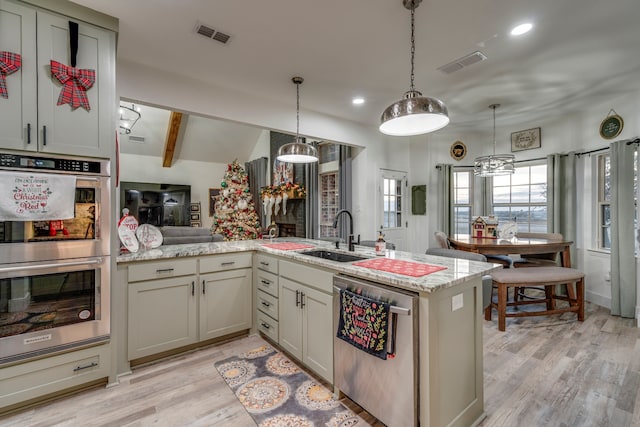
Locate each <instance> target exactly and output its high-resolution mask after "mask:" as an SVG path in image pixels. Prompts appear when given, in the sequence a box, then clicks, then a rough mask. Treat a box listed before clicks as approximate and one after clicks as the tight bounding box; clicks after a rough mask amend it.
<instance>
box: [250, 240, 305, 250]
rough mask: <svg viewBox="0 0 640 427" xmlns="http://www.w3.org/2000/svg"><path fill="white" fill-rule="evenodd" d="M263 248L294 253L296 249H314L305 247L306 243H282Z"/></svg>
mask: <svg viewBox="0 0 640 427" xmlns="http://www.w3.org/2000/svg"><path fill="white" fill-rule="evenodd" d="M262 246H265V247H267V248H271V249H279V250H281V251H292V250H294V249H307V248H313V247H314V246H313V245H305V244H304V243H292V242H282V243H265V244H263V245H262Z"/></svg>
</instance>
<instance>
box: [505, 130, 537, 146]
mask: <svg viewBox="0 0 640 427" xmlns="http://www.w3.org/2000/svg"><path fill="white" fill-rule="evenodd" d="M540 147H541V140H540V128H533V129H527V130H521V131H518V132H514V133H512V134H511V151H512V152H514V151H522V150H531V149H532V148H540Z"/></svg>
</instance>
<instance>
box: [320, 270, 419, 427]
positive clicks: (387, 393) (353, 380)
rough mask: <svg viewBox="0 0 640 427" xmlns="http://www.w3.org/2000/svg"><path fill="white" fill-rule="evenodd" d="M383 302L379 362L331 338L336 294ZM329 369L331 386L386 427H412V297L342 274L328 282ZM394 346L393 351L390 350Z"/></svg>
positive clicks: (414, 349)
mask: <svg viewBox="0 0 640 427" xmlns="http://www.w3.org/2000/svg"><path fill="white" fill-rule="evenodd" d="M341 289H348V290H351V291H361V294H362V295H364V296H366V297H369V298H372V299H376V300H379V301H384V302H389V303H390V304H391V307H390V309H389V313H390V316H389V319H390V322H389V335H388V340H387V351H388V352H389V353H394V357H392V358H387V359H386V360H383V359H381V358H379V357H376V356H373V355H371V354H368V353H366V352H364V351H362V350H360V349H358V348H356V347H354V346H353V345H351V344H350V343H348V342H346V341H343V340H342V339H340V338H337V337H336V333H337V329H338V324H339V316H340V290H341ZM333 330H334V341H333V345H334V347H333V359H334V362H333V366H334V368H333V369H334V382H335V386H336V387H337V388H338V389H339V390H340V391H342V392H343V393H344V394H345V395H347V396H348V397H349V398H350V399H351V400H353V401H354V402H356V403H358V405H360V406H362V407H363V408H364V409H365V410H366V411H367V412H369V413H370V414H372V415H373V416H375V417H376V418H377V419H379V420H380V421H382V422H383V423H385V424H386V425H387V426H389V427H404V426H417V425H418V419H419V418H418V406H419V405H418V402H419V396H418V297H417V294H415V293H411V292H409V291H403V290H400V289H397V288H392V287H388V286H384V285H380V284H378V283H374V282H369V281H366V280H362V279H356V278H353V277H349V276H344V275H335V276H334V278H333ZM394 347H395V348H394Z"/></svg>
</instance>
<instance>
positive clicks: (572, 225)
mask: <svg viewBox="0 0 640 427" xmlns="http://www.w3.org/2000/svg"><path fill="white" fill-rule="evenodd" d="M576 162H577V155H576V153H574V152H570V153H569V154H550V155H548V156H547V230H548V232H549V233H561V234H562V236H563V237H564V239H565V240H571V241H572V242H575V241H576V218H577V217H578V210H577V193H578V191H577V189H576V170H577V168H576ZM574 252H575V244H574V245H572V246H571V259H572V260H574V264H575V259H576V257H575V256H574ZM573 267H574V268H575V265H574V266H573Z"/></svg>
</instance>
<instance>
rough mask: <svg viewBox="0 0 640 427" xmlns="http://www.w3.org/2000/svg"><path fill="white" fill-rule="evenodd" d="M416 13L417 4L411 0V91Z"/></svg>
mask: <svg viewBox="0 0 640 427" xmlns="http://www.w3.org/2000/svg"><path fill="white" fill-rule="evenodd" d="M415 13H416V4H415V0H411V88H410V91H411V92H413V91H414V85H413V80H414V66H413V63H414V59H415V56H416V37H415Z"/></svg>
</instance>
